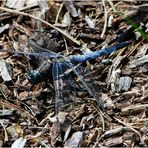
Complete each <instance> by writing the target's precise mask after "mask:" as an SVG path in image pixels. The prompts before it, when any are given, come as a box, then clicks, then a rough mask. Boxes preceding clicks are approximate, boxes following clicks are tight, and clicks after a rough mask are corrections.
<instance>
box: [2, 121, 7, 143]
mask: <svg viewBox="0 0 148 148" xmlns="http://www.w3.org/2000/svg"><path fill="white" fill-rule="evenodd" d="M0 124H1V125H2V127H3V129H4V132H5V142H6V141H8V134H7V131H6V128H5V126H4V124H3V122H2V120H0Z"/></svg>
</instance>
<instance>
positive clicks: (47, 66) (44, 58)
mask: <svg viewBox="0 0 148 148" xmlns="http://www.w3.org/2000/svg"><path fill="white" fill-rule="evenodd" d="M130 43H131V41H124V42H121V43H117V44H116V45H113V46H111V47H108V48H103V49H101V50H97V51H93V52H89V53H86V54H76V55H69V56H63V55H61V54H59V53H56V52H53V51H50V50H48V49H45V48H42V47H40V46H38V45H37V44H36V43H35V42H34V41H33V40H29V45H30V46H31V47H32V48H33V49H34V52H29V53H25V54H27V56H29V57H30V58H31V59H32V58H35V59H38V66H37V68H36V69H32V70H30V71H29V73H28V79H29V81H30V82H31V83H33V84H37V83H40V82H42V81H45V80H47V79H48V78H49V77H52V80H53V83H54V90H55V114H56V124H57V126H58V127H59V128H60V129H59V131H63V129H62V124H63V123H61V121H60V120H61V119H60V113H61V112H65V113H68V110H69V108H67V107H66V104H68V103H69V104H72V105H73V104H75V103H77V102H75V101H74V100H73V99H70V91H71V90H70V89H69V86H68V85H69V84H70V83H71V82H72V77H73V76H74V75H75V76H76V77H78V79H79V80H80V81H81V83H82V84H83V86H84V88H85V90H86V91H87V92H88V94H89V95H90V96H91V97H92V98H93V99H94V100H95V101H96V102H98V105H99V106H101V104H99V101H98V96H97V95H98V94H97V92H98V91H99V90H96V88H95V86H94V84H93V83H92V84H91V83H88V82H86V81H85V74H86V73H87V72H86V71H85V68H84V67H83V66H82V65H81V64H82V63H85V62H86V61H90V60H95V59H96V58H98V57H100V56H103V55H108V54H111V53H112V52H114V51H117V50H119V49H121V48H123V47H126V46H128V45H129V44H130ZM18 53H19V54H24V53H23V52H18ZM78 88H79V89H80V88H81V87H80V86H79V85H78ZM59 134H60V132H59ZM57 137H58V135H57Z"/></svg>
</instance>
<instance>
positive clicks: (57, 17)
mask: <svg viewBox="0 0 148 148" xmlns="http://www.w3.org/2000/svg"><path fill="white" fill-rule="evenodd" d="M62 7H63V3H62V4H61V5H60V8H59V11H58V13H57V16H56V20H55V24H57V22H58V19H59V15H60V12H61V10H62Z"/></svg>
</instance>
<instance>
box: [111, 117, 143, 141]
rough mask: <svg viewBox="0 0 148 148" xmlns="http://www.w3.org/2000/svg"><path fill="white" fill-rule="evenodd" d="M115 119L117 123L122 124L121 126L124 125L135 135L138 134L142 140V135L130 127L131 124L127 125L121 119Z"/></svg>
mask: <svg viewBox="0 0 148 148" xmlns="http://www.w3.org/2000/svg"><path fill="white" fill-rule="evenodd" d="M114 119H115V120H116V121H117V122H119V123H121V124H123V125H124V126H126V127H127V128H129V129H130V130H132V131H133V132H134V133H136V134H137V135H138V136H139V137H140V139H141V134H140V133H139V132H138V131H137V130H135V129H134V128H133V127H132V126H130V125H129V124H127V123H125V122H123V121H121V120H120V119H118V118H116V117H114Z"/></svg>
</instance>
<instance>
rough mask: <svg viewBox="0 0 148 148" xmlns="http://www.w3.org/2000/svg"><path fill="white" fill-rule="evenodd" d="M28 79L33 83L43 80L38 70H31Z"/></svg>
mask: <svg viewBox="0 0 148 148" xmlns="http://www.w3.org/2000/svg"><path fill="white" fill-rule="evenodd" d="M28 80H29V81H30V82H31V83H33V84H37V83H39V82H40V81H41V75H40V73H39V72H38V71H37V70H31V71H29V73H28Z"/></svg>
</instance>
